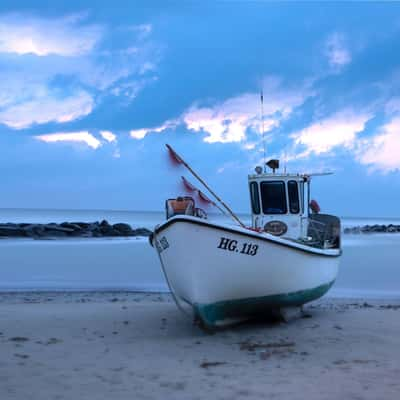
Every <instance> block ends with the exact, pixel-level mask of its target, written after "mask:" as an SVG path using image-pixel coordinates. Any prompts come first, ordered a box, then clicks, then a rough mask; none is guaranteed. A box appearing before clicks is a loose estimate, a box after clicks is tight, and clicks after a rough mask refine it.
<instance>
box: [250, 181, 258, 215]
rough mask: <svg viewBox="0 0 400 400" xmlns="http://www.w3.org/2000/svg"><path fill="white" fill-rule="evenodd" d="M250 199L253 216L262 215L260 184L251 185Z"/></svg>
mask: <svg viewBox="0 0 400 400" xmlns="http://www.w3.org/2000/svg"><path fill="white" fill-rule="evenodd" d="M250 197H251V208H252V210H253V214H260V196H259V195H258V183H257V182H251V183H250Z"/></svg>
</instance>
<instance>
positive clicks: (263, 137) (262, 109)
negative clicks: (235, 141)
mask: <svg viewBox="0 0 400 400" xmlns="http://www.w3.org/2000/svg"><path fill="white" fill-rule="evenodd" d="M261 134H262V141H263V153H264V157H263V158H264V162H263V166H264V172H266V166H265V162H266V161H265V160H266V158H265V134H264V94H263V89H262V86H261Z"/></svg>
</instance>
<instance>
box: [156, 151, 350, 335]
mask: <svg viewBox="0 0 400 400" xmlns="http://www.w3.org/2000/svg"><path fill="white" fill-rule="evenodd" d="M167 146H168V145H167ZM168 149H169V151H170V152H172V155H173V157H174V158H175V160H176V161H177V162H178V163H179V164H183V165H184V166H185V167H187V168H188V170H189V171H190V172H191V173H192V174H193V175H194V176H195V177H196V178H197V179H198V180H199V181H200V182H201V183H202V184H204V185H205V186H206V188H207V189H208V190H209V192H210V193H211V194H212V195H213V196H214V197H215V199H216V203H214V202H212V204H214V205H216V206H217V207H219V208H220V209H221V210H222V211H224V212H225V213H226V214H228V215H230V216H231V217H232V219H233V223H229V222H227V223H217V222H212V221H210V220H208V219H207V218H206V213H205V212H204V211H202V210H200V209H199V208H196V205H195V200H194V198H193V196H181V197H178V198H175V199H169V200H167V201H166V220H165V221H164V222H162V223H161V224H159V225H158V226H156V228H155V229H154V232H153V235H152V236H151V239H150V240H151V243H152V245H153V247H154V248H155V249H156V251H157V253H158V255H159V259H160V262H161V266H162V270H163V272H164V274H165V278H166V281H167V283H168V285H169V288H170V290H171V293H172V294H173V296H174V298H175V301H176V303H177V305H178V307H179V308H180V309H182V310H183V311H186V312H187V311H188V310H191V311H190V312H191V315H192V316H193V318H194V319H195V320H197V321H199V322H201V324H202V325H203V326H205V327H207V328H211V329H213V328H217V327H221V326H226V325H230V324H233V323H237V322H239V321H243V320H246V319H249V318H253V317H255V316H260V315H263V314H267V313H269V312H271V311H277V312H281V313H284V312H285V310H286V311H287V310H291V309H293V308H299V307H301V306H302V305H304V304H305V303H308V302H310V301H313V300H316V299H318V298H320V297H321V296H323V295H324V294H325V293H326V292H327V291H328V290H329V289H330V287H331V286H332V285H333V283H334V282H335V279H336V276H337V273H338V266H339V259H340V255H341V252H342V251H341V243H340V232H341V229H340V220H339V218H338V217H335V216H333V215H328V214H322V213H321V212H320V209H319V205H318V203H317V202H316V201H315V200H312V199H311V197H310V188H311V186H310V185H311V180H312V177H313V175H321V174H294V173H286V172H284V173H280V172H279V171H278V169H279V161H278V160H270V161H269V162H267V163H266V165H265V166H264V168H263V167H261V166H258V167H257V168H256V169H255V172H254V173H252V174H250V175H249V176H248V190H249V194H250V196H249V200H250V209H251V225H250V226H246V224H244V223H243V222H242V221H240V219H239V218H238V217H237V216H236V214H234V213H233V211H232V210H231V209H230V208H229V207H228V206H227V205H226V204H225V203H224V202H223V201H222V200H221V199H220V198H219V197H218V196H217V195H216V194H215V192H214V191H213V190H211V188H210V187H209V186H208V185H207V184H206V183H205V182H204V181H203V180H202V179H201V178H200V177H199V176H198V175H197V173H196V172H195V171H194V170H192V168H191V167H190V166H189V165H188V164H187V163H186V162H185V161H184V160H183V158H182V157H181V156H179V155H178V154H177V153H176V152H175V151H174V150H173V149H172V148H171V147H170V146H168ZM266 168H271V170H268V172H267V169H266ZM184 180H186V179H184ZM187 183H188V181H187V180H186V184H187ZM190 188H191V190H192V191H193V192H197V194H199V195H200V196H202V197H203V199H204V198H207V197H206V195H205V194H204V193H202V192H200V191H199V190H197V189H196V188H195V187H194V186H193V185H190ZM210 202H211V200H210Z"/></svg>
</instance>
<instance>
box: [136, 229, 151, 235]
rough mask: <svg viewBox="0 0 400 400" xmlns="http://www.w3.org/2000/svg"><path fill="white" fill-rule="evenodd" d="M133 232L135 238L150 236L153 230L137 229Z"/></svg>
mask: <svg viewBox="0 0 400 400" xmlns="http://www.w3.org/2000/svg"><path fill="white" fill-rule="evenodd" d="M133 232H134V235H135V236H150V235H151V234H152V232H151V230H149V229H147V228H137V229H134V231H133Z"/></svg>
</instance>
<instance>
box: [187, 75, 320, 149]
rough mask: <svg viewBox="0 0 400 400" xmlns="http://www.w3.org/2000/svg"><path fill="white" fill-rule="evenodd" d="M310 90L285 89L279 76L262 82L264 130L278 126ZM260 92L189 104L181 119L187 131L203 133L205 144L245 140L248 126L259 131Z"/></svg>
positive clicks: (302, 88)
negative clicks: (209, 105) (201, 103)
mask: <svg viewBox="0 0 400 400" xmlns="http://www.w3.org/2000/svg"><path fill="white" fill-rule="evenodd" d="M312 94H313V93H312V91H311V90H309V89H308V88H304V87H301V88H299V89H298V90H296V91H295V90H288V89H284V88H282V86H281V83H280V81H279V79H276V78H268V79H266V80H265V82H264V132H268V131H270V130H271V129H273V128H275V127H277V126H279V125H280V123H281V122H282V120H284V119H286V118H287V117H288V116H289V115H290V114H291V113H292V111H293V110H294V109H295V108H296V107H298V106H300V105H301V104H302V103H303V102H304V100H305V99H306V98H307V97H309V96H311V95H312ZM260 107H261V103H260V95H259V94H258V93H244V94H241V95H238V96H235V97H232V98H230V99H228V100H226V101H224V102H222V103H219V104H215V105H213V106H211V107H199V106H197V105H195V106H192V107H191V108H190V109H189V110H188V111H186V112H185V113H184V115H183V116H182V119H183V121H184V123H185V124H186V126H187V128H188V129H189V130H192V131H195V132H200V131H203V132H205V133H207V136H206V137H205V138H204V141H205V142H207V143H232V142H243V141H245V140H246V138H247V135H246V132H247V131H248V130H249V129H250V130H252V131H253V132H256V133H258V134H260V132H261V111H260Z"/></svg>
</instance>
